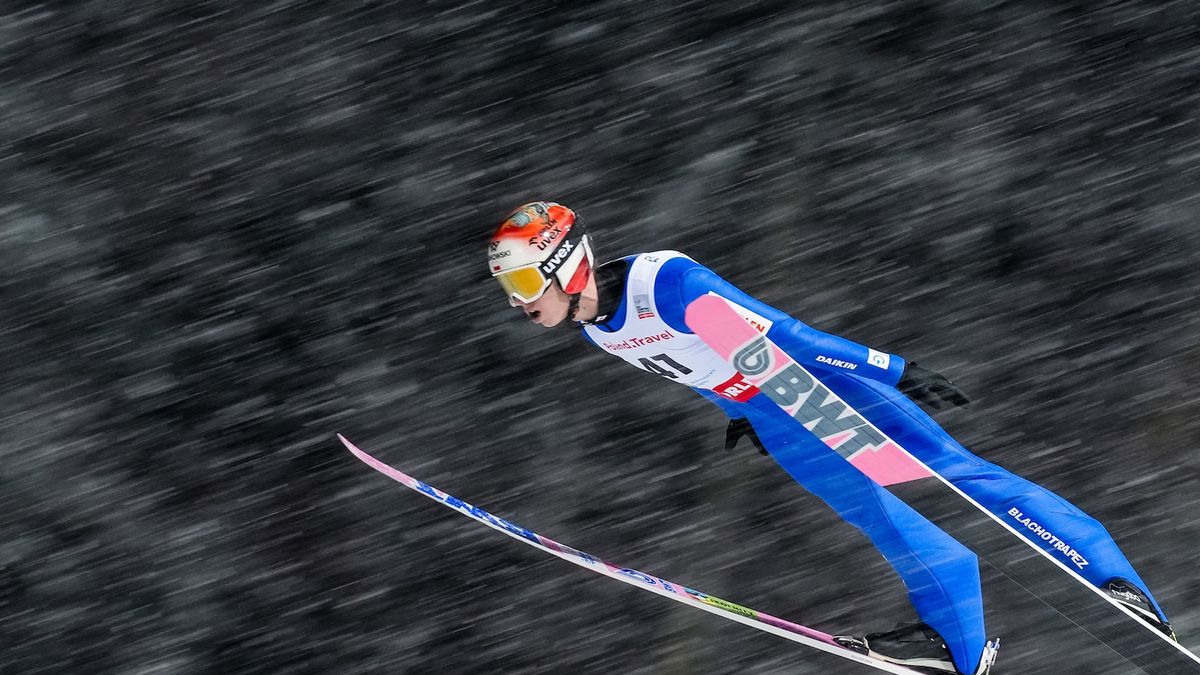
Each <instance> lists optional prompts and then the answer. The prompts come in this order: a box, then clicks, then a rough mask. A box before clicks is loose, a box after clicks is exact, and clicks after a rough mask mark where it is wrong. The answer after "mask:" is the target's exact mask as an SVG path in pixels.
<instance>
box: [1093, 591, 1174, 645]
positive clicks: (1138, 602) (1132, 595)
mask: <svg viewBox="0 0 1200 675" xmlns="http://www.w3.org/2000/svg"><path fill="white" fill-rule="evenodd" d="M1100 590H1102V591H1104V593H1105V594H1106V595H1107V596H1108V597H1110V598H1112V599H1113V600H1116V601H1117V602H1119V603H1121V605H1122V606H1124V607H1127V608H1129V609H1131V610H1133V613H1134V614H1135V615H1136V616H1137V617H1138V618H1139V619H1142V620H1143V621H1145V622H1146V623H1148V624H1150V625H1151V626H1154V627H1155V628H1157V629H1158V630H1160V631H1162V632H1163V633H1164V634H1166V636H1167V637H1169V638H1171V639H1172V640H1174V641H1175V642H1179V638H1177V637H1175V630H1174V629H1173V628H1171V624H1169V623H1167V622H1166V621H1163V619H1162V617H1161V616H1159V615H1158V612H1155V611H1154V607H1153V606H1152V605H1151V604H1150V599H1149V598H1147V597H1146V594H1145V593H1143V592H1142V591H1141V589H1139V588H1138V587H1137V586H1134V585H1133V584H1131V583H1129V582H1128V581H1125V580H1124V579H1119V578H1114V579H1109V580H1108V581H1106V582H1104V585H1103V586H1101V587H1100Z"/></svg>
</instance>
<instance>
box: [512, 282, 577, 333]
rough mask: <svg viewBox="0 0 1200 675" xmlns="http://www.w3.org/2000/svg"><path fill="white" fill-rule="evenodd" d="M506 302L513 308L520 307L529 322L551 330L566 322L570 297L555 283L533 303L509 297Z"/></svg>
mask: <svg viewBox="0 0 1200 675" xmlns="http://www.w3.org/2000/svg"><path fill="white" fill-rule="evenodd" d="M508 302H509V304H511V305H512V306H513V307H520V308H521V311H522V312H525V316H527V317H529V320H530V321H532V322H534V323H536V324H538V325H539V326H542V327H544V328H553V327H555V326H557V325H558V324H560V323H562V322H563V321H566V319H567V312H568V311H569V310H570V308H571V296H569V295H567V294H566V293H564V292H563V289H562V288H560V287H559V285H558V283H557V282H555V283H552V284H550V287H549V288H547V289H546V292H545V293H542V296H541V297H540V298H538V299H537V300H534V301H533V302H522V301H520V300H517V299H516V298H511V297H510V298H509V300H508Z"/></svg>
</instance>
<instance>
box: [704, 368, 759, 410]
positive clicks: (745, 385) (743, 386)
mask: <svg viewBox="0 0 1200 675" xmlns="http://www.w3.org/2000/svg"><path fill="white" fill-rule="evenodd" d="M713 391H715V392H716V393H717V394H719V395H721V396H724V397H725V398H727V399H729V400H731V401H737V402H738V403H745V402H746V401H749V400H750V399H751V398H754V395H755V394H757V393H758V392H759V388H758V387H756V386H754V385H752V384H750V383H749V382H747V381H746V378H744V377H742V374H741V373H734V375H733V377H731V378H729V379H728V380H725V381H724V382H722V383H721V384H718V385H717V386H715V387H713Z"/></svg>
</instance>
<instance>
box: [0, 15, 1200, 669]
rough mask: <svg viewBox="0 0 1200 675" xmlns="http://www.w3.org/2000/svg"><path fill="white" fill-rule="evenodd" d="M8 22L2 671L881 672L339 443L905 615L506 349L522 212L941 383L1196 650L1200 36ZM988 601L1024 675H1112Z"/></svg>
mask: <svg viewBox="0 0 1200 675" xmlns="http://www.w3.org/2000/svg"><path fill="white" fill-rule="evenodd" d="M2 7H3V9H2V10H0V13H2V15H0V284H2V285H0V299H2V304H0V308H2V311H3V315H2V317H3V320H2V322H0V363H2V364H3V372H4V375H3V380H4V386H3V388H2V389H0V397H3V398H2V401H3V407H2V409H0V410H2V417H0V434H2V437H3V443H2V445H0V514H3V515H2V516H0V645H2V647H0V671H3V672H5V673H90V672H97V673H207V672H239V673H282V672H286V673H305V672H313V673H316V672H346V673H350V672H354V673H357V672H380V673H391V672H411V673H427V672H447V673H468V672H531V673H565V672H574V673H600V672H639V673H733V672H754V673H784V672H787V673H843V672H844V673H857V672H860V669H858V668H857V667H856V666H855V665H854V664H849V663H845V662H842V661H839V660H837V659H833V658H830V657H826V656H825V655H823V654H820V653H816V652H813V651H811V650H805V649H803V648H801V647H798V646H796V645H793V644H791V643H788V642H786V641H783V640H779V639H777V638H774V637H772V636H769V635H764V634H758V633H756V632H755V631H751V630H749V629H747V628H743V627H741V626H737V625H735V624H732V623H729V622H726V621H722V620H720V619H717V618H715V617H712V616H710V615H708V614H704V613H702V612H697V611H695V610H691V609H688V608H684V607H681V606H678V605H676V604H674V603H669V602H667V601H665V600H662V599H661V598H657V597H654V596H651V595H650V594H647V593H642V592H639V591H636V590H634V589H632V588H629V587H626V586H623V585H619V584H616V583H613V582H611V581H608V580H604V579H600V578H599V577H596V576H595V575H592V574H590V573H588V572H585V571H583V570H580V569H578V568H575V567H573V566H570V565H568V564H566V563H563V562H561V561H558V560H556V559H553V558H551V557H550V556H547V555H545V554H543V553H540V552H537V551H534V550H532V549H529V548H527V547H524V546H521V545H519V544H517V543H515V542H513V541H510V540H509V539H507V538H506V537H503V536H502V535H500V534H498V533H495V532H492V531H490V530H487V529H485V528H483V527H481V526H479V525H477V524H475V523H472V522H470V521H468V520H467V519H465V518H462V517H461V516H459V515H455V514H453V513H451V512H450V511H448V510H446V509H443V508H441V507H439V506H437V505H435V504H433V503H431V502H429V501H427V500H425V499H422V498H421V497H419V496H417V495H415V494H413V493H410V492H408V491H407V490H405V489H404V488H402V487H401V486H399V485H396V484H394V483H391V482H389V481H387V480H386V479H385V478H383V477H382V476H380V475H378V474H376V473H374V472H373V471H371V470H370V469H369V468H367V467H366V466H364V465H362V464H360V463H359V462H357V461H356V460H354V458H353V457H351V456H350V455H349V454H348V453H346V452H345V451H344V449H342V448H341V446H340V444H339V443H337V441H336V439H335V437H334V434H335V433H336V432H342V433H344V434H346V435H347V436H349V437H350V438H351V439H352V440H354V441H355V442H357V443H358V444H359V445H361V446H362V447H363V448H364V449H367V450H368V451H371V452H374V453H375V454H377V455H379V456H380V457H381V458H383V459H385V460H386V461H389V462H391V463H393V464H395V465H396V466H397V467H399V468H400V469H402V470H404V471H406V472H409V473H412V474H414V475H415V476H417V477H419V478H421V479H423V480H425V481H427V482H429V483H431V484H433V485H435V486H437V487H439V488H442V489H444V490H446V491H448V492H450V493H452V494H454V495H457V496H459V497H461V498H463V499H465V500H467V501H469V502H472V503H475V504H477V505H479V506H482V507H484V508H486V509H488V510H490V511H493V512H495V513H496V514H498V515H501V516H504V517H506V518H508V519H510V520H513V521H514V522H517V523H520V524H522V525H524V526H526V527H529V528H531V529H534V530H536V531H537V532H540V533H542V534H544V535H546V536H549V537H552V538H555V539H557V540H560V541H562V542H564V543H566V544H570V545H572V546H575V547H576V548H580V549H583V550H586V551H589V552H591V553H594V554H596V555H599V556H601V557H604V558H607V559H611V560H614V561H619V562H620V563H622V564H625V565H630V566H633V567H636V568H638V569H642V570H644V571H647V572H652V573H654V574H657V575H659V576H663V577H666V578H670V579H674V580H677V581H680V582H683V583H686V584H688V585H690V586H692V587H693V588H698V589H701V590H703V591H705V592H708V593H711V594H714V595H717V596H720V597H723V598H727V599H729V600H732V601H735V602H738V603H741V604H745V605H748V606H751V607H755V608H757V609H761V610H763V611H767V612H770V613H773V614H776V615H779V616H783V617H786V618H789V619H792V620H795V621H797V622H800V623H805V624H808V625H814V626H817V627H820V628H825V629H828V630H830V631H834V632H864V631H866V630H879V629H881V628H889V627H891V625H893V624H894V623H896V622H898V621H902V620H908V619H911V618H912V614H911V610H910V609H909V608H908V605H907V603H906V600H905V598H904V595H903V593H902V592H901V590H900V588H899V582H898V580H897V579H896V578H895V577H894V575H892V574H891V572H890V571H889V570H888V568H887V567H886V566H885V565H883V564H882V559H881V558H880V557H879V555H878V554H877V553H875V552H874V550H873V549H872V548H871V547H870V546H869V545H868V544H867V543H866V541H865V539H863V538H862V537H860V536H859V535H858V533H857V531H855V530H853V529H852V528H850V527H849V526H847V525H845V524H843V523H841V521H840V520H838V519H837V518H836V516H834V515H833V514H832V513H831V512H830V511H828V510H826V509H825V508H824V507H823V506H822V505H821V504H820V503H819V502H818V501H817V500H815V499H814V498H812V497H811V496H809V495H807V494H806V493H804V491H803V490H802V489H801V488H800V487H799V486H797V485H796V484H794V483H793V482H792V481H791V480H790V479H789V478H788V477H787V476H786V475H785V474H784V473H783V472H782V471H781V470H780V469H778V468H777V467H775V466H774V465H773V463H772V462H771V461H770V460H769V459H767V458H763V457H760V456H758V455H757V454H756V453H755V452H754V451H753V450H752V449H751V448H750V447H749V445H748V444H746V445H745V447H739V448H738V449H737V450H736V451H735V452H732V453H726V452H724V451H723V450H722V439H723V431H724V426H725V420H724V417H723V416H722V415H721V414H720V412H719V411H718V410H717V409H716V408H714V407H713V406H711V405H710V404H709V403H707V402H705V401H703V400H701V399H699V398H698V397H695V396H694V395H692V394H691V393H690V392H688V391H686V390H684V389H683V388H680V387H671V386H669V385H667V384H665V383H663V382H662V381H661V380H660V379H659V378H656V377H655V376H653V375H650V374H648V373H639V372H635V371H634V370H633V369H631V368H628V367H627V366H625V365H623V364H621V363H620V362H618V361H617V360H615V359H611V358H610V357H608V356H605V355H602V354H601V353H599V352H594V351H590V348H588V347H586V346H585V345H584V343H583V342H582V341H581V340H579V339H578V338H577V336H575V335H574V334H573V331H572V330H571V329H562V330H554V331H543V330H541V329H539V328H537V327H536V326H533V325H530V324H528V323H527V322H525V321H524V320H523V318H522V317H521V315H520V314H519V313H518V312H515V311H513V310H511V309H509V308H508V306H507V305H506V303H505V301H504V299H503V296H502V293H501V292H500V290H499V287H498V286H497V285H496V284H495V283H494V282H493V281H491V280H490V279H489V278H488V275H487V271H486V267H485V261H484V258H483V249H484V243H485V240H486V237H487V235H488V234H489V233H490V230H491V229H492V228H493V227H495V225H496V224H498V222H499V221H500V220H501V219H502V218H503V217H504V216H505V215H506V214H507V213H508V211H510V210H511V209H512V208H514V207H515V206H517V205H518V204H520V203H523V202H526V201H531V200H534V199H550V200H555V201H559V202H562V203H564V204H567V205H569V206H571V207H572V208H574V209H576V210H577V211H578V212H579V213H580V214H581V215H582V217H583V218H584V219H585V220H586V222H587V223H588V224H589V227H590V228H591V231H592V232H593V233H594V234H595V235H596V238H597V240H598V246H599V251H600V255H601V257H603V258H610V257H615V256H618V255H624V254H628V253H633V252H638V251H647V250H656V249H668V248H670V249H678V250H682V251H684V252H686V253H688V254H689V255H691V256H692V257H694V258H696V259H698V260H700V261H701V262H704V263H705V264H707V265H708V266H710V267H712V268H713V269H715V270H717V271H718V272H719V273H721V274H723V275H724V276H725V277H726V278H728V279H730V280H731V281H733V282H734V283H735V284H738V285H739V286H741V287H742V288H743V289H745V290H747V291H749V292H751V293H753V294H756V295H758V296H759V297H760V298H762V299H763V300H765V301H767V302H769V303H771V304H774V305H775V306H777V307H779V308H781V309H783V310H785V311H788V312H789V313H791V314H793V315H794V316H796V317H797V318H799V319H801V320H802V321H805V322H806V323H809V324H810V325H813V326H815V327H817V328H820V329H822V330H826V331H830V332H834V333H837V334H840V335H843V336H845V337H848V338H851V339H855V340H857V341H860V342H864V343H866V344H869V345H871V346H873V347H876V348H878V349H882V350H886V351H890V352H893V353H898V354H901V355H903V356H905V357H907V358H910V359H916V360H919V361H921V362H922V364H924V365H927V366H929V367H933V368H936V369H938V370H941V371H942V372H944V373H946V374H948V375H950V376H951V377H952V378H954V379H955V381H956V382H958V383H959V384H960V385H962V386H963V387H964V388H965V389H966V390H967V391H968V393H970V394H971V395H972V396H973V397H974V399H975V402H974V404H973V405H972V406H971V407H970V408H969V409H965V410H955V411H951V412H947V413H940V414H939V415H938V419H939V420H940V421H941V422H942V423H943V424H944V425H945V426H946V427H947V428H948V429H949V430H950V431H951V432H952V433H954V434H955V435H956V436H957V437H958V438H959V439H960V440H962V441H963V442H964V443H965V444H966V445H968V447H971V448H973V449H974V450H976V451H977V452H978V453H979V454H980V455H981V456H982V457H984V458H986V459H988V460H990V461H993V462H997V463H999V464H1002V465H1004V466H1006V467H1008V468H1010V469H1012V470H1014V471H1017V472H1018V473H1021V474H1023V475H1025V476H1026V477H1029V478H1031V479H1033V480H1035V481H1038V482H1041V483H1043V484H1045V485H1046V486H1048V487H1050V488H1052V489H1054V490H1056V491H1058V492H1060V493H1061V494H1062V495H1064V496H1066V497H1068V498H1069V499H1071V500H1072V501H1074V502H1075V503H1077V504H1078V505H1080V506H1081V507H1082V508H1084V509H1085V510H1087V511H1089V512H1090V513H1091V514H1093V515H1094V516H1096V517H1097V518H1099V519H1100V520H1101V521H1102V522H1104V523H1105V524H1106V525H1107V526H1108V528H1109V529H1110V531H1111V532H1112V533H1113V534H1114V536H1115V538H1116V539H1117V541H1118V542H1119V543H1120V544H1121V545H1122V546H1123V548H1124V549H1125V550H1126V552H1127V553H1128V554H1129V557H1130V558H1131V559H1132V560H1133V561H1134V563H1135V565H1136V566H1138V568H1139V570H1140V571H1141V573H1142V575H1143V576H1144V577H1145V578H1146V579H1147V580H1148V582H1149V583H1150V584H1151V586H1152V588H1153V589H1154V591H1155V593H1156V594H1157V596H1158V599H1159V600H1160V601H1161V603H1162V604H1163V605H1164V607H1165V608H1166V610H1167V612H1168V613H1169V614H1170V615H1171V616H1172V618H1173V619H1174V622H1175V625H1176V628H1177V631H1178V633H1179V635H1180V638H1181V640H1182V641H1183V643H1184V644H1185V645H1188V646H1190V647H1191V648H1193V649H1197V648H1200V577H1198V576H1197V574H1196V572H1195V566H1194V561H1195V559H1196V556H1197V554H1198V553H1200V545H1198V544H1197V538H1198V537H1200V518H1198V517H1197V514H1196V511H1195V506H1194V505H1193V503H1194V501H1195V496H1196V494H1197V492H1198V487H1200V481H1198V480H1197V479H1198V478H1200V469H1198V468H1197V462H1198V460H1200V422H1198V421H1197V417H1198V414H1200V397H1198V396H1197V393H1196V391H1197V388H1198V387H1200V347H1198V346H1197V342H1196V338H1195V336H1196V335H1197V331H1198V330H1200V315H1198V313H1197V306H1196V291H1197V288H1198V284H1197V282H1198V276H1200V273H1198V272H1197V266H1198V264H1200V230H1198V229H1197V227H1196V222H1197V218H1198V216H1200V201H1198V197H1200V187H1198V185H1197V180H1198V177H1200V123H1198V121H1197V115H1198V113H1200V110H1198V106H1200V94H1198V92H1200V89H1198V87H1197V85H1200V30H1198V28H1197V26H1198V25H1200V23H1198V21H1197V19H1198V18H1200V17H1198V15H1197V14H1198V13H1197V11H1196V9H1195V8H1194V5H1193V3H1190V2H1186V1H1184V0H1177V1H1175V2H1112V1H1110V2H1059V3H1040V2H1030V1H1025V2H1021V1H1013V2H983V1H979V0H948V1H944V2H924V1H919V0H906V1H903V2H901V1H895V2H888V1H884V0H878V1H864V2H824V3H811V2H805V3H794V2H782V1H776V2H767V1H765V2H739V3H718V2H679V3H633V2H629V1H628V0H609V1H601V2H594V3H587V4H577V3H566V2H525V3H511V4H501V3H480V2H472V3H454V2H403V3H384V2H376V1H373V0H362V1H357V2H318V1H311V2H300V1H297V0H284V1H281V2H273V3H234V2H228V1H215V0H214V1H203V0H192V1H189V2H167V1H159V2H138V1H136V0H131V1H122V2H85V3H67V2H43V3H27V2H5V3H3V5H2ZM984 578H985V584H986V589H985V593H986V594H987V597H988V602H989V610H990V613H989V617H988V620H989V631H990V632H992V633H993V634H998V635H1001V636H1002V637H1003V638H1004V640H1005V648H1004V650H1003V651H1002V652H1001V656H1000V660H999V665H998V666H997V669H996V672H998V673H1037V672H1050V671H1056V672H1089V673H1101V672H1114V673H1121V672H1127V670H1125V669H1124V668H1123V667H1122V666H1120V665H1119V664H1116V663H1115V662H1114V661H1113V660H1112V656H1111V654H1106V653H1105V651H1104V648H1103V647H1100V646H1099V645H1097V644H1095V643H1089V642H1087V641H1086V640H1081V638H1079V637H1078V635H1077V633H1078V631H1077V630H1076V629H1073V628H1072V627H1071V626H1070V625H1069V624H1066V623H1064V622H1062V621H1061V620H1058V619H1055V617H1053V616H1047V615H1046V613H1045V612H1044V611H1041V609H1042V608H1039V606H1038V605H1037V603H1036V601H1034V600H1032V599H1031V598H1029V597H1027V596H1024V595H1023V594H1022V593H1021V592H1020V591H1019V589H1016V588H1015V587H1014V586H1013V585H1012V584H1011V582H1007V581H1005V580H1004V579H1003V578H998V577H996V575H995V574H994V573H993V572H992V571H991V570H990V569H986V568H985V570H984ZM1039 612H1040V613H1039Z"/></svg>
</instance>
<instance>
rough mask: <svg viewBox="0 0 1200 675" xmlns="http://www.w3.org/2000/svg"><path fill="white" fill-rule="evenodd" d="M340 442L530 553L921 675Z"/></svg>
mask: <svg viewBox="0 0 1200 675" xmlns="http://www.w3.org/2000/svg"><path fill="white" fill-rule="evenodd" d="M338 438H339V439H340V440H341V441H342V443H343V444H344V445H345V446H346V449H348V450H349V451H350V452H351V453H353V454H354V456H355V457H357V458H359V459H360V460H362V461H363V462H364V463H365V464H367V465H368V466H370V467H371V468H373V469H375V470H376V471H378V472H380V473H382V474H383V475H385V476H387V477H388V478H391V479H392V480H394V481H396V482H397V483H400V484H401V485H404V486H405V487H408V488H410V489H412V490H413V491H415V492H419V493H421V494H423V495H425V496H426V497H428V498H430V499H432V500H434V501H435V502H438V503H439V504H441V505H443V506H446V507H448V508H450V509H453V510H454V511H456V512H458V513H459V514H462V515H464V516H466V517H468V518H471V519H473V520H476V521H478V522H480V523H483V524H484V525H487V526H488V527H490V528H492V529H493V530H498V531H500V532H503V533H504V534H507V535H508V536H510V537H512V538H514V539H517V540H518V541H521V542H523V543H526V544H528V545H530V546H532V547H534V548H537V549H540V550H542V551H545V552H546V553H549V554H551V555H554V556H557V557H559V558H562V559H563V560H566V561H567V562H571V563H574V564H576V565H579V566H580V567H583V568H585V569H587V570H590V571H592V572H596V573H597V574H602V575H604V576H606V577H609V578H611V579H616V580H618V581H622V582H625V583H627V584H630V585H632V586H634V587H636V588H640V589H642V590H646V591H650V592H652V593H657V594H658V595H661V596H664V597H667V598H670V599H672V600H675V601H676V602H681V603H683V604H685V605H690V606H692V607H695V608H697V609H702V610H704V611H706V612H709V613H711V614H715V615H717V616H719V617H721V618H723V619H729V620H731V621H736V622H738V623H740V624H743V625H746V626H750V627H751V628H756V629H758V630H761V631H763V632H766V633H771V634H772V635H778V636H779V637H782V638H786V639H788V640H791V641H793V642H798V643H800V644H802V645H805V646H807V647H812V648H815V649H819V650H821V651H823V652H826V653H829V654H832V655H834V656H837V657H840V658H843V659H847V660H849V661H854V662H857V663H861V664H863V665H864V666H869V667H871V668H874V669H875V670H878V671H882V672H885V673H899V674H900V675H920V672H919V671H916V670H913V669H911V668H905V667H904V666H900V665H896V664H894V663H889V662H887V661H884V660H882V659H879V658H875V657H873V656H868V655H865V654H860V653H859V652H856V651H854V650H852V649H848V648H846V647H843V646H841V645H840V644H838V643H837V642H836V641H834V639H833V636H832V635H830V634H829V633H824V632H822V631H819V630H816V629H813V628H808V627H807V626H801V625H799V624H796V623H792V622H791V621H786V620H784V619H780V618H778V617H774V616H771V615H770V614H766V613H764V612H760V611H758V610H754V609H750V608H748V607H743V606H741V605H738V604H735V603H732V602H729V601H727V600H722V599H720V598H717V597H714V596H711V595H708V594H707V593H701V592H700V591H697V590H694V589H691V588H688V587H687V586H684V585H683V584H677V583H674V582H671V581H667V580H666V579H661V578H659V577H656V576H654V575H651V574H645V573H643V572H639V571H637V570H635V569H631V568H628V567H622V566H620V565H616V564H613V563H610V562H606V561H604V560H601V559H600V558H597V557H595V556H593V555H591V554H588V553H584V552H583V551H580V550H577V549H574V548H571V547H570V546H567V545H565V544H560V543H558V542H556V541H554V540H553V539H550V538H549V537H543V536H542V535H540V534H537V533H536V532H533V531H531V530H527V529H525V528H523V527H521V526H520V525H517V524H515V523H512V522H509V521H507V520H505V519H503V518H499V517H497V516H494V515H492V514H490V513H488V512H487V511H484V510H483V509H481V508H478V507H476V506H472V505H470V504H468V503H466V502H464V501H462V500H461V499H458V498H457V497H454V496H453V495H449V494H447V493H445V492H442V491H441V490H438V489H437V488H434V487H433V486H431V485H428V484H426V483H423V482H421V481H419V480H417V479H416V478H413V477H412V476H409V475H408V474H406V473H404V472H402V471H399V470H398V469H395V468H393V467H391V466H389V465H387V464H385V463H384V462H381V461H380V460H378V459H376V458H375V457H372V456H371V455H369V454H367V453H366V452H363V451H362V450H360V449H359V448H358V447H356V446H355V445H354V444H353V443H351V442H350V441H349V440H347V439H346V438H345V437H344V436H342V435H341V434H338Z"/></svg>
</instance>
